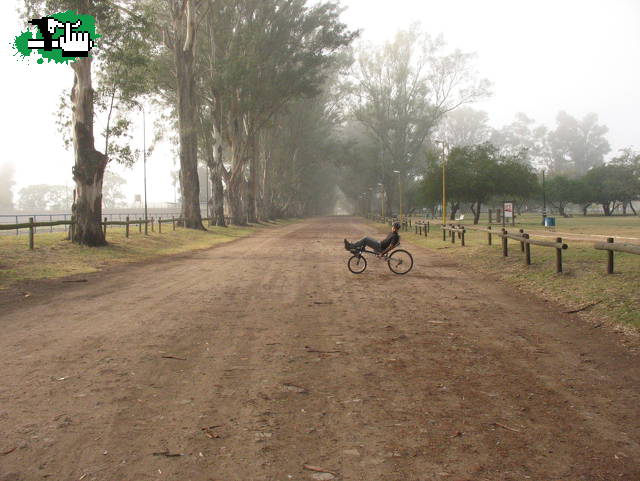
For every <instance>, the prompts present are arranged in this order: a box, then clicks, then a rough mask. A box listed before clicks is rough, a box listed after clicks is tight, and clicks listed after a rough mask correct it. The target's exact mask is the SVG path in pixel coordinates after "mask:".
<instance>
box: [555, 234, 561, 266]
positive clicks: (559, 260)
mask: <svg viewBox="0 0 640 481" xmlns="http://www.w3.org/2000/svg"><path fill="white" fill-rule="evenodd" d="M556 242H559V243H560V244H562V237H557V238H556ZM556 272H557V273H561V272H562V247H559V248H557V249H556Z"/></svg>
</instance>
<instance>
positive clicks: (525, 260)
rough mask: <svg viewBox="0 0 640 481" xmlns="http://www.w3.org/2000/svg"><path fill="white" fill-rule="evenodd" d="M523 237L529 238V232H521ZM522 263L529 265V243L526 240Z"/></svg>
mask: <svg viewBox="0 0 640 481" xmlns="http://www.w3.org/2000/svg"><path fill="white" fill-rule="evenodd" d="M522 236H523V237H524V238H525V239H527V240H528V239H529V234H522ZM524 263H525V265H528V266H530V265H531V244H529V243H528V242H525V243H524Z"/></svg>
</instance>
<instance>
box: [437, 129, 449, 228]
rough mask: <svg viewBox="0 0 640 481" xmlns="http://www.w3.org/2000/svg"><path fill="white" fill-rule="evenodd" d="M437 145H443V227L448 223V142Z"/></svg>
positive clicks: (440, 141) (439, 141) (441, 141)
mask: <svg viewBox="0 0 640 481" xmlns="http://www.w3.org/2000/svg"><path fill="white" fill-rule="evenodd" d="M436 144H442V225H446V223H447V182H446V169H445V165H446V163H447V162H446V157H445V153H444V149H445V145H446V142H445V141H444V140H436Z"/></svg>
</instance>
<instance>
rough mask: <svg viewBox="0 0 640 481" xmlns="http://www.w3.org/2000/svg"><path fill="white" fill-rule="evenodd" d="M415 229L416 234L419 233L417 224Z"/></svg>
mask: <svg viewBox="0 0 640 481" xmlns="http://www.w3.org/2000/svg"><path fill="white" fill-rule="evenodd" d="M415 228H416V229H415V230H416V235H418V226H415Z"/></svg>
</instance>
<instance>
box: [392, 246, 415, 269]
mask: <svg viewBox="0 0 640 481" xmlns="http://www.w3.org/2000/svg"><path fill="white" fill-rule="evenodd" d="M388 264H389V269H391V272H393V273H394V274H399V275H403V274H406V273H407V272H409V271H410V270H411V269H412V268H413V256H412V255H411V254H409V253H408V252H407V251H405V250H404V249H398V250H395V251H393V252H392V253H391V254H390V255H389V260H388Z"/></svg>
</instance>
